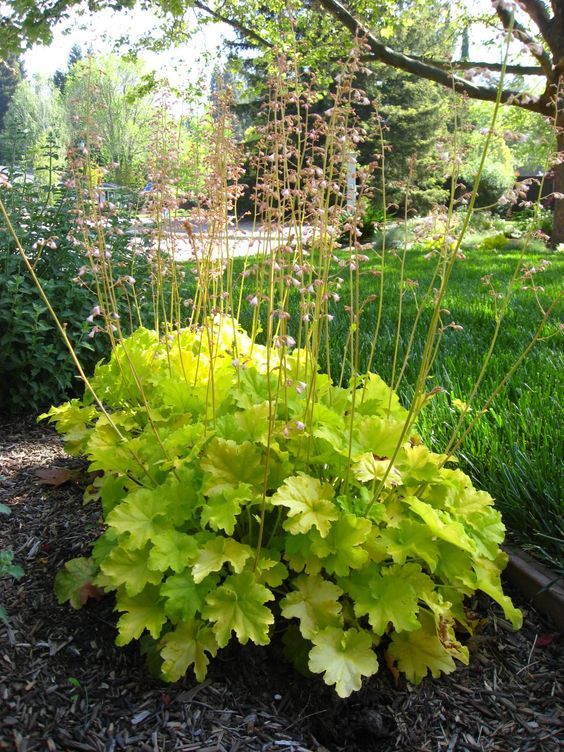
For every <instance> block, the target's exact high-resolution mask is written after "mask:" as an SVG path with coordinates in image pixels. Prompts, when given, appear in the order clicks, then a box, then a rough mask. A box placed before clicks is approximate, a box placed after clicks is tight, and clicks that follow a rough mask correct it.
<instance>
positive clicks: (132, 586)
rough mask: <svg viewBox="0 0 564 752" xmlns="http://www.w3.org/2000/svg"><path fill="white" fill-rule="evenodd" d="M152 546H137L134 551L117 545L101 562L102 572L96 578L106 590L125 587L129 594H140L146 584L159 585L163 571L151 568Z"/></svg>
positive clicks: (97, 583) (96, 582) (98, 583)
mask: <svg viewBox="0 0 564 752" xmlns="http://www.w3.org/2000/svg"><path fill="white" fill-rule="evenodd" d="M149 555H150V547H149V546H145V548H136V549H133V550H132V551H130V550H128V549H125V548H123V547H122V546H121V545H120V546H115V547H114V548H113V549H112V551H111V552H110V554H109V555H108V557H107V558H106V559H104V561H102V562H100V570H101V574H100V575H98V576H97V577H96V579H95V580H94V584H95V585H99V586H100V587H101V588H103V589H104V590H117V589H118V588H120V587H122V586H123V587H124V588H125V592H126V593H127V595H128V596H130V597H133V596H135V595H138V594H139V593H140V592H141V591H142V590H143V588H144V587H145V585H147V584H150V585H158V584H159V583H160V582H161V580H162V578H163V575H162V572H156V571H155V570H152V569H150V568H149Z"/></svg>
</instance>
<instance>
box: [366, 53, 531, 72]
mask: <svg viewBox="0 0 564 752" xmlns="http://www.w3.org/2000/svg"><path fill="white" fill-rule="evenodd" d="M410 57H411V58H412V59H413V60H418V61H419V62H420V63H426V64H427V65H433V66H435V68H440V69H441V70H474V69H476V70H479V69H483V70H489V71H497V72H500V71H502V70H505V72H506V73H511V74H513V75H516V76H544V75H545V72H544V70H543V69H542V68H541V67H540V65H506V66H505V67H504V66H503V65H502V64H501V63H488V62H486V61H478V60H476V61H474V60H452V61H451V60H434V59H433V58H430V57H420V56H419V55H410ZM361 59H362V61H363V62H364V63H369V62H371V61H374V60H376V58H375V57H374V55H363V56H362V58H361Z"/></svg>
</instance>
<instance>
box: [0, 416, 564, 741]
mask: <svg viewBox="0 0 564 752" xmlns="http://www.w3.org/2000/svg"><path fill="white" fill-rule="evenodd" d="M52 467H69V468H72V467H80V462H77V461H76V460H71V459H69V458H67V457H66V456H65V455H64V452H63V450H62V447H61V442H60V440H59V439H58V438H57V437H56V435H55V434H54V432H53V431H52V430H51V429H49V428H47V427H44V426H37V425H35V423H34V422H33V421H32V420H29V419H22V420H19V421H12V422H10V423H6V424H4V425H2V426H0V476H2V477H1V478H0V501H3V502H4V503H7V504H9V506H10V507H11V508H12V512H13V514H12V516H11V517H6V518H2V520H1V522H0V525H1V529H0V549H1V548H4V547H9V548H12V549H13V550H14V551H15V552H16V561H17V562H18V563H19V564H21V565H22V566H23V567H24V569H25V576H24V577H23V578H22V579H21V580H19V581H15V580H12V579H10V578H3V579H2V581H1V582H0V602H1V603H3V604H4V605H5V606H6V607H7V609H8V611H9V614H10V624H9V627H7V628H6V627H4V626H3V625H1V624H0V749H9V750H18V752H34V751H35V750H48V751H49V752H52V751H53V750H61V751H62V752H67V751H71V750H85V751H86V750H88V751H89V750H97V751H98V752H114V751H118V750H147V752H164V751H165V750H167V751H168V750H183V751H184V752H189V750H198V751H199V752H236V751H237V750H263V751H266V750H286V751H288V752H298V750H301V751H304V750H305V751H306V752H307V750H311V751H317V752H323V750H329V751H330V752H339V751H346V752H357V751H360V750H366V751H368V750H381V751H382V752H387V751H388V750H389V751H390V752H391V750H401V751H402V752H411V751H413V752H415V750H421V751H423V750H425V751H427V752H432V751H435V750H441V751H444V752H466V751H467V750H470V751H471V752H473V751H474V750H484V751H485V750H496V752H504V751H505V750H507V752H509V751H511V752H525V751H530V752H533V751H534V752H544V751H546V752H552V751H554V752H555V751H556V750H559V749H562V744H563V741H564V714H563V708H562V697H563V693H562V687H563V686H564V668H563V665H562V662H561V660H559V658H560V655H561V648H562V636H561V635H558V634H557V633H556V632H555V628H554V626H553V625H551V624H550V623H548V622H546V621H545V620H543V618H542V617H541V616H540V615H539V614H538V613H536V612H535V611H534V610H533V609H532V608H531V607H530V606H528V605H527V603H524V602H520V601H519V597H518V596H517V597H515V600H516V602H517V603H518V605H520V606H521V608H523V610H524V613H525V626H524V627H523V629H522V630H521V631H520V632H518V633H514V632H513V631H512V630H511V628H510V626H509V625H508V624H507V623H506V622H505V620H504V619H503V617H502V616H501V614H500V612H499V610H498V609H497V607H495V606H493V605H492V604H491V603H490V602H489V601H488V600H487V599H479V600H477V601H476V602H475V603H474V604H472V606H473V608H475V609H476V610H477V611H478V612H479V613H480V614H481V615H482V616H483V617H485V618H486V617H487V622H485V624H484V627H483V629H482V630H481V631H480V632H479V634H477V635H476V636H474V637H473V638H472V639H471V640H470V643H469V645H470V649H471V662H470V666H469V667H467V668H466V667H461V668H460V669H459V670H458V671H457V672H456V673H455V674H453V675H451V676H448V677H443V678H441V679H440V680H425V681H424V682H423V683H422V684H421V685H420V686H418V687H415V688H414V687H410V686H409V685H406V684H405V683H403V682H401V683H400V685H399V686H397V687H396V686H395V685H394V683H393V681H392V677H391V675H390V674H389V673H388V671H387V669H386V668H385V667H382V668H381V671H380V673H379V674H378V675H377V676H375V677H373V678H372V679H371V680H370V681H368V682H365V684H364V686H363V689H362V690H361V691H360V692H358V693H357V694H356V695H354V696H352V697H351V698H349V699H348V700H339V699H338V698H337V696H336V695H335V694H334V692H333V691H332V690H330V689H329V688H327V687H326V686H325V685H324V684H323V682H322V681H321V679H317V678H315V679H306V678H303V677H301V676H299V675H298V674H296V673H295V671H294V670H293V669H292V668H291V667H290V666H289V665H288V664H287V663H286V661H285V660H284V659H283V657H282V655H281V652H280V648H279V646H278V645H277V644H276V643H275V644H274V645H272V646H269V647H268V648H257V647H253V646H247V647H245V648H243V647H241V646H234V647H232V648H227V649H226V650H224V651H222V653H221V654H220V655H219V656H218V658H217V659H216V660H215V661H213V662H212V667H211V670H210V673H209V677H208V679H207V680H206V681H205V682H204V683H203V684H200V685H198V684H196V683H195V680H194V679H193V678H191V677H190V676H188V677H187V678H185V679H184V680H183V681H182V682H179V683H177V684H173V685H167V684H164V683H162V682H159V681H158V680H156V679H153V678H151V677H150V675H149V674H148V673H147V670H146V667H145V664H144V661H143V659H142V657H141V656H140V655H139V651H138V649H137V647H136V646H134V647H128V648H126V649H119V648H117V647H116V646H115V645H114V636H115V628H114V625H115V621H116V618H117V617H116V615H115V614H114V613H113V611H112V603H111V598H105V599H103V600H101V601H98V602H90V603H89V604H88V605H87V606H86V607H85V608H83V609H81V610H80V611H74V610H72V609H71V608H70V607H68V606H59V605H58V604H57V602H56V600H55V598H54V596H53V592H52V588H53V578H54V576H55V574H56V572H57V570H58V569H59V568H60V567H61V566H62V565H63V564H64V562H65V561H67V560H68V559H70V558H72V557H74V556H80V555H84V554H85V553H87V552H88V549H89V544H90V543H91V542H92V540H93V539H94V538H95V537H96V534H97V531H98V525H99V511H98V509H96V508H95V505H91V506H87V507H83V506H82V504H81V496H82V491H81V488H80V484H79V483H78V482H76V481H70V482H68V483H65V484H64V485H60V486H48V485H42V484H40V483H39V482H38V478H37V476H36V471H37V470H38V469H40V468H52ZM513 595H514V596H515V594H513Z"/></svg>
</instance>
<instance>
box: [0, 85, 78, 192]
mask: <svg viewBox="0 0 564 752" xmlns="http://www.w3.org/2000/svg"><path fill="white" fill-rule="evenodd" d="M67 134H68V131H67V128H66V123H65V115H64V110H63V107H62V102H61V97H60V92H59V91H58V90H57V89H56V88H55V86H54V85H53V83H52V81H50V80H49V79H45V78H41V77H39V76H36V77H35V78H33V80H31V81H28V80H26V79H23V80H21V81H20V82H19V84H18V85H17V87H16V90H15V92H14V95H13V97H12V99H11V101H10V104H9V106H8V110H7V112H6V116H5V118H4V129H3V130H2V132H1V134H0V150H1V153H2V155H3V158H4V160H5V161H6V162H7V163H8V164H10V165H17V166H19V167H22V168H23V169H25V170H33V169H34V168H37V167H40V166H44V164H43V163H44V161H45V160H44V159H43V154H44V151H45V149H49V150H50V152H51V155H52V156H51V158H52V159H53V160H54V163H55V165H56V164H59V163H61V162H62V160H63V157H64V151H65V147H66V143H67ZM39 177H40V176H39Z"/></svg>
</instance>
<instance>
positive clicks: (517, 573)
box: [504, 546, 564, 631]
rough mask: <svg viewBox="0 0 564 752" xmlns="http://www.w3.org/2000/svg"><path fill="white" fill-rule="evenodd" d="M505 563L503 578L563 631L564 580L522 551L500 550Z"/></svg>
mask: <svg viewBox="0 0 564 752" xmlns="http://www.w3.org/2000/svg"><path fill="white" fill-rule="evenodd" d="M504 549H505V551H506V552H507V553H508V555H509V563H508V565H507V569H506V570H505V572H504V577H505V578H506V579H507V580H508V581H509V582H510V583H511V584H512V585H514V586H515V587H516V588H517V589H518V590H520V591H521V593H523V595H524V596H525V597H526V598H528V599H529V600H530V601H531V603H532V605H533V606H534V607H535V608H537V609H538V610H539V611H541V612H542V613H544V614H546V615H547V616H549V617H550V618H551V619H552V621H554V623H555V624H556V626H557V627H558V629H560V630H563V631H564V579H563V578H562V577H559V576H558V575H557V574H555V573H554V572H551V571H550V569H548V568H547V567H545V566H543V565H542V564H540V563H539V562H538V561H535V559H533V557H532V556H529V554H527V553H526V552H525V551H522V550H520V549H518V548H513V547H512V546H504Z"/></svg>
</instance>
